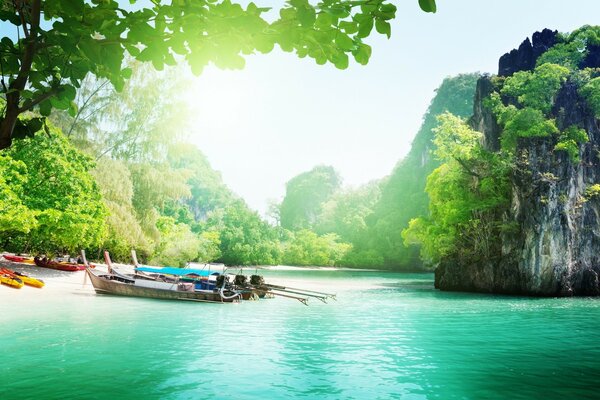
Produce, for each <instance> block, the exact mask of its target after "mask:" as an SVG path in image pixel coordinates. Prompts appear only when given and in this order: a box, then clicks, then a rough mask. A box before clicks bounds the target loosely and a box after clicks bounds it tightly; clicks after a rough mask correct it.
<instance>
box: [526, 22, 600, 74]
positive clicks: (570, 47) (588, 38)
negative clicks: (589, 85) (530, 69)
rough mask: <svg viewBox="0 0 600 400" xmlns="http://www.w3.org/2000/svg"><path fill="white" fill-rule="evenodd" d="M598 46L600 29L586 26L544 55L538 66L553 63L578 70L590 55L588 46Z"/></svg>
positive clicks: (537, 63) (540, 58) (539, 59)
mask: <svg viewBox="0 0 600 400" xmlns="http://www.w3.org/2000/svg"><path fill="white" fill-rule="evenodd" d="M598 44H600V28H599V27H597V26H589V25H585V26H583V27H581V28H579V29H577V30H575V31H573V32H572V33H571V34H570V35H567V36H566V37H565V38H564V39H563V41H561V42H559V43H557V44H556V45H554V46H552V48H550V49H549V50H548V51H546V52H545V53H543V54H542V55H541V56H540V57H539V58H538V59H537V62H536V65H538V66H540V65H542V64H546V63H551V64H558V65H562V66H563V67H567V68H569V69H570V70H576V69H577V68H579V66H580V65H581V62H582V61H583V60H584V58H585V57H586V56H587V54H588V49H587V46H588V45H598Z"/></svg>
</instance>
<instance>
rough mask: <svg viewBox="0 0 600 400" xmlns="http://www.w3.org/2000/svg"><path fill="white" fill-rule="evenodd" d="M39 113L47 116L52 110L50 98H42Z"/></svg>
mask: <svg viewBox="0 0 600 400" xmlns="http://www.w3.org/2000/svg"><path fill="white" fill-rule="evenodd" d="M39 111H40V114H41V115H43V116H45V117H47V116H48V115H50V113H51V112H52V104H51V103H50V100H44V101H42V102H41V103H40V104H39Z"/></svg>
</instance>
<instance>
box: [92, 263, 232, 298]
mask: <svg viewBox="0 0 600 400" xmlns="http://www.w3.org/2000/svg"><path fill="white" fill-rule="evenodd" d="M86 272H87V275H88V276H89V277H90V280H91V281H92V285H93V286H94V290H95V291H96V293H98V294H114V295H119V296H131V297H146V298H150V299H164V300H187V301H198V302H210V303H232V302H238V301H240V298H241V295H240V294H239V293H238V292H233V291H229V290H225V289H213V290H202V289H200V290H199V289H196V288H195V285H194V284H193V283H189V282H179V281H175V282H162V281H159V280H152V279H143V278H133V277H130V276H127V275H123V274H119V273H114V272H112V271H111V272H100V271H94V270H92V269H90V268H86Z"/></svg>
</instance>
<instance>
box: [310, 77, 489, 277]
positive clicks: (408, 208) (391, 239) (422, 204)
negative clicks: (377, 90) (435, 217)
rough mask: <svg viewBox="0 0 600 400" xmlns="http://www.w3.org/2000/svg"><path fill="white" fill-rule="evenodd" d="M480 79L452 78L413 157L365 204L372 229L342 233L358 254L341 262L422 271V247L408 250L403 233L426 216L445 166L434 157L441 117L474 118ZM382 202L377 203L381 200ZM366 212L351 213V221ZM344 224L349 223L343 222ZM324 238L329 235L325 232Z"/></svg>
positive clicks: (428, 119) (440, 91)
mask: <svg viewBox="0 0 600 400" xmlns="http://www.w3.org/2000/svg"><path fill="white" fill-rule="evenodd" d="M478 78H479V75H478V74H463V75H458V76H456V77H452V78H446V79H445V80H444V81H443V82H442V84H441V85H440V87H439V88H438V89H437V90H436V94H435V96H434V98H433V99H432V101H431V104H430V105H429V108H428V110H427V113H426V114H425V116H424V119H423V124H422V126H421V129H420V130H419V132H418V133H417V135H416V136H415V139H414V141H413V144H412V148H411V150H410V152H409V154H408V155H407V156H406V158H404V159H403V160H402V161H400V162H399V163H398V165H397V166H396V167H395V168H394V170H393V171H392V173H391V175H390V176H389V178H386V179H383V180H382V181H381V182H379V184H378V185H377V186H378V187H379V191H380V195H379V193H373V199H372V200H374V202H372V201H369V200H368V199H365V200H367V201H365V202H364V203H363V204H364V207H366V208H371V209H372V212H371V213H368V214H366V215H364V214H365V213H364V212H361V213H360V215H361V216H362V215H364V217H362V219H363V220H364V223H365V224H366V227H365V228H364V229H362V226H361V224H360V223H359V224H357V226H361V229H360V230H357V231H356V232H355V233H353V235H352V236H348V235H347V234H346V233H345V231H344V230H340V229H336V230H334V231H333V232H335V233H337V234H339V235H340V236H341V237H342V238H343V239H344V240H348V241H350V243H351V244H352V249H351V250H350V251H349V252H348V254H347V255H346V256H345V257H344V259H343V260H342V261H341V262H340V263H341V264H342V265H346V266H351V267H363V268H364V267H373V268H382V267H385V268H393V269H404V270H415V269H419V268H421V267H422V262H421V260H419V247H418V246H409V247H406V246H405V245H404V243H403V239H402V235H401V233H402V231H403V230H404V229H405V228H407V227H408V223H409V221H410V220H411V219H412V218H415V217H417V216H420V215H426V214H427V210H428V201H429V200H428V198H427V194H426V193H425V184H426V180H427V176H428V175H429V174H430V173H431V172H432V171H433V170H434V169H435V168H437V167H438V166H439V161H438V160H437V158H436V157H433V156H432V154H431V152H432V150H434V149H435V145H434V144H433V142H432V141H433V137H434V133H433V130H434V129H435V128H436V127H437V126H438V120H437V116H438V115H440V114H443V113H444V112H447V111H449V112H451V113H453V114H454V115H456V116H460V117H463V118H466V117H469V116H470V115H471V114H472V112H473V97H474V94H475V86H476V83H477V79H478ZM375 196H376V198H375ZM360 209H361V208H360V207H358V206H356V207H353V208H350V209H349V212H350V215H352V214H353V213H356V212H357V211H358V210H360ZM337 218H338V220H343V219H342V218H341V216H340V217H337ZM319 232H321V233H324V231H322V230H320V231H319Z"/></svg>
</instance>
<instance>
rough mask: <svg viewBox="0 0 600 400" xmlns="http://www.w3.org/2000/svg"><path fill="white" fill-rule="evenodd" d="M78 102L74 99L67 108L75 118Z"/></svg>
mask: <svg viewBox="0 0 600 400" xmlns="http://www.w3.org/2000/svg"><path fill="white" fill-rule="evenodd" d="M77 110H78V107H77V103H75V102H74V101H72V102H71V104H70V105H69V109H68V110H67V111H68V112H69V115H70V116H71V117H73V118H75V115H77Z"/></svg>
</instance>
